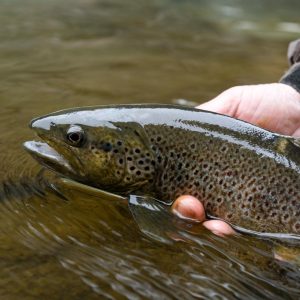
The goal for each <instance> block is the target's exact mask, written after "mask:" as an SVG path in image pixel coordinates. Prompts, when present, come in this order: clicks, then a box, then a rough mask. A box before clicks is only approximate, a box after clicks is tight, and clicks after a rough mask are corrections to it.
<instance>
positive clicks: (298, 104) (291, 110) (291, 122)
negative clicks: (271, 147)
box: [172, 83, 300, 236]
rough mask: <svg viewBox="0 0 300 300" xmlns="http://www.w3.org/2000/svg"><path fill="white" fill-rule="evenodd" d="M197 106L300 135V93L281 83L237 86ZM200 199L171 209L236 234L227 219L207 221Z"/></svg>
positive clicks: (182, 201) (179, 200)
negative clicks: (225, 220)
mask: <svg viewBox="0 0 300 300" xmlns="http://www.w3.org/2000/svg"><path fill="white" fill-rule="evenodd" d="M197 108H199V109H203V110H209V111H214V112H217V113H221V114H225V115H229V116H231V117H234V118H238V119H241V120H244V121H247V122H249V123H252V124H255V125H257V126H259V127H263V128H265V129H267V130H270V131H273V132H278V133H281V134H285V135H292V136H298V137H299V136H300V93H298V92H297V91H296V90H295V89H293V88H292V87H291V86H289V85H285V84H282V83H271V84H260V85H246V86H236V87H233V88H230V89H228V90H226V91H224V92H223V93H221V94H220V95H218V96H217V97H216V98H214V99H213V100H211V101H209V102H206V103H204V104H202V105H200V106H197ZM200 201H201V199H199V200H198V199H196V198H194V197H192V196H181V197H179V198H177V199H176V201H175V202H174V204H173V206H172V211H173V213H174V214H176V215H178V216H179V217H181V218H188V219H193V220H197V221H200V222H203V226H205V227H206V228H207V229H209V230H211V231H212V232H213V233H215V234H217V235H220V236H225V235H231V234H234V233H235V231H234V230H233V229H232V228H231V227H230V226H229V225H228V224H227V223H226V222H224V221H219V220H208V221H206V220H205V210H204V207H203V205H202V203H201V202H200Z"/></svg>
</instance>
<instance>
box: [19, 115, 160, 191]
mask: <svg viewBox="0 0 300 300" xmlns="http://www.w3.org/2000/svg"><path fill="white" fill-rule="evenodd" d="M30 127H31V128H32V129H33V130H34V131H35V132H36V133H37V135H38V137H39V138H40V139H41V140H42V141H28V142H25V143H24V147H25V149H26V150H27V151H28V152H29V153H30V154H31V155H32V156H33V157H34V158H35V159H36V160H37V161H39V162H40V163H41V164H42V165H44V166H46V167H47V168H49V169H51V170H54V171H55V172H57V173H59V174H61V175H63V176H65V177H68V178H71V179H73V180H76V181H79V182H82V183H85V184H87V185H91V186H94V187H98V188H101V189H105V190H108V191H114V192H118V191H119V192H123V193H124V192H126V193H129V192H131V191H133V190H136V189H139V188H140V187H141V186H143V185H147V184H149V183H151V182H153V176H154V173H155V172H154V171H155V153H154V152H153V151H151V148H150V147H149V143H148V139H147V136H146V134H145V131H144V130H143V127H142V126H141V125H140V124H137V123H135V122H118V121H117V120H112V121H109V120H108V119H107V116H105V110H104V111H101V110H99V112H98V114H97V117H95V115H94V116H92V115H90V118H89V111H75V112H72V111H61V112H58V113H55V114H51V115H47V116H44V117H40V118H37V119H34V120H33V121H32V122H31V123H30Z"/></svg>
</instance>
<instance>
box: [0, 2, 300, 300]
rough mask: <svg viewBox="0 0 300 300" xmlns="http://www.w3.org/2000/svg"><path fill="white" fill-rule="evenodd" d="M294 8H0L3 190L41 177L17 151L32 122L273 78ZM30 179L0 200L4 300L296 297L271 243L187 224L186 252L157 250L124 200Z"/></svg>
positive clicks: (0, 292) (293, 280) (299, 275)
mask: <svg viewBox="0 0 300 300" xmlns="http://www.w3.org/2000/svg"><path fill="white" fill-rule="evenodd" d="M299 10H300V2H299V1H293V0H288V1H279V0H277V1H271V0H269V1H267V0H263V1H258V0H255V1H250V2H246V1H238V0H232V1H229V0H228V1H225V0H223V1H221V0H219V1H217V0H214V1H208V0H207V1H200V0H198V1H196V0H195V1H179V0H177V1H175V0H173V1H171V0H169V1H167V0H160V1H159V0H153V1H143V0H132V1H129V0H110V1H109V0H107V1H103V0H73V1H71V0H64V1H58V0H26V1H25V0H6V1H5V0H0V41H1V42H0V80H1V81H0V82H1V84H0V103H1V110H0V125H1V132H0V137H1V139H0V164H1V165H0V166H1V167H0V179H1V181H3V180H7V179H8V178H11V179H12V181H13V182H18V180H19V178H22V177H24V176H26V177H27V178H32V176H33V175H34V174H36V173H37V172H38V170H39V169H40V167H39V166H38V165H37V163H36V162H34V161H33V160H32V159H31V158H30V157H29V155H28V154H27V153H25V151H24V150H23V149H22V146H21V144H22V142H23V141H25V140H28V139H31V138H32V132H30V130H29V129H28V128H27V124H28V121H29V120H30V119H32V118H33V117H36V116H39V115H41V114H45V113H48V112H52V111H55V110H58V109H62V108H67V107H74V106H83V105H96V104H111V103H141V102H159V103H172V102H174V101H175V100H176V99H179V98H184V99H188V100H191V101H194V102H198V103H201V102H204V101H206V100H209V99H211V98H212V97H214V96H215V95H217V94H218V93H220V92H221V91H222V90H224V89H226V88H229V87H231V86H234V85H240V84H255V83H266V82H276V81H278V79H279V78H280V77H281V75H282V74H283V72H284V70H285V69H286V68H287V62H286V57H285V55H286V48H287V44H288V42H289V41H290V40H292V39H295V38H298V37H299V35H300V23H299ZM30 180H31V181H30ZM35 181H36V180H35V179H29V182H31V184H28V185H29V187H28V186H27V187H24V185H23V186H21V187H20V186H18V185H17V186H16V187H15V188H14V189H15V191H19V193H14V194H13V195H10V197H9V198H10V199H9V200H3V201H2V202H1V205H0V257H1V259H0V297H1V299H124V298H130V299H173V298H178V299H193V298H201V299H202V298H203V299H204V298H215V299H223V298H224V299H236V298H239V299H241V298H242V299H250V298H255V299H257V298H270V299H282V298H286V299H297V298H299V296H300V284H299V282H300V270H299V266H297V265H293V264H288V263H284V262H280V261H278V260H276V259H274V255H273V251H274V248H273V245H272V243H270V242H268V241H265V240H259V239H256V238H253V237H239V238H229V239H221V238H218V237H216V236H214V235H212V234H210V233H208V232H206V231H204V230H203V229H199V228H198V229H197V232H198V233H197V234H196V235H195V234H191V233H188V232H185V234H186V236H187V239H188V240H190V242H189V243H180V242H178V243H173V244H171V245H165V244H163V243H158V242H155V241H152V240H151V239H148V238H147V237H145V236H143V235H142V234H141V233H140V231H139V230H138V227H137V225H136V224H135V222H134V221H133V219H132V216H131V214H130V213H129V211H128V209H127V207H126V206H125V205H122V204H115V203H107V202H105V201H101V200H99V199H97V198H93V197H90V196H88V195H84V194H73V195H72V196H70V197H69V198H68V201H66V200H63V199H61V197H59V196H57V195H55V194H54V193H53V192H49V193H48V192H47V193H46V195H40V196H39V195H38V193H36V192H33V193H32V192H31V188H32V186H34V184H35ZM26 191H27V192H26ZM21 192H22V193H21ZM7 193H8V191H6V194H7Z"/></svg>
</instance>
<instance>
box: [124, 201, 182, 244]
mask: <svg viewBox="0 0 300 300" xmlns="http://www.w3.org/2000/svg"><path fill="white" fill-rule="evenodd" d="M128 205H129V209H130V211H131V213H132V215H133V217H134V219H135V221H136V223H137V225H138V226H139V229H140V230H141V231H142V233H144V234H145V235H146V236H148V237H150V238H151V239H154V240H156V241H158V242H162V243H166V244H171V243H172V241H173V240H176V241H178V240H180V241H185V240H186V239H185V238H184V237H183V236H182V235H181V234H180V232H179V231H178V230H177V228H176V226H175V225H174V222H173V221H174V219H175V218H176V217H175V216H174V215H173V214H172V213H171V212H170V209H169V207H168V206H166V205H164V204H162V203H161V202H160V201H159V200H157V199H155V198H152V197H149V196H137V195H131V196H130V197H129V202H128Z"/></svg>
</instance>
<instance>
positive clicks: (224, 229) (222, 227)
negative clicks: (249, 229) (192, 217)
mask: <svg viewBox="0 0 300 300" xmlns="http://www.w3.org/2000/svg"><path fill="white" fill-rule="evenodd" d="M203 226H204V227H206V228H207V229H208V230H210V231H211V232H212V233H214V234H215V235H218V236H221V237H225V236H228V235H234V234H237V233H236V231H235V230H234V229H233V228H232V227H231V226H230V225H229V224H227V223H226V222H224V221H221V220H209V221H205V222H203Z"/></svg>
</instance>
